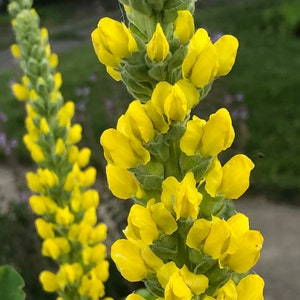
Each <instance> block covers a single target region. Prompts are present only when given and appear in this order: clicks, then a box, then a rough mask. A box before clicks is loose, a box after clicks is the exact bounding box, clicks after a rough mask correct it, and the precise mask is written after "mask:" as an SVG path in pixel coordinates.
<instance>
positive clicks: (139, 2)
mask: <svg viewBox="0 0 300 300" xmlns="http://www.w3.org/2000/svg"><path fill="white" fill-rule="evenodd" d="M128 3H129V5H130V7H131V8H133V9H134V10H137V11H139V12H141V13H143V14H144V15H147V16H151V15H152V8H151V7H150V6H149V5H148V3H147V0H129V1H128Z"/></svg>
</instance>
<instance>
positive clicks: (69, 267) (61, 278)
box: [56, 263, 83, 290]
mask: <svg viewBox="0 0 300 300" xmlns="http://www.w3.org/2000/svg"><path fill="white" fill-rule="evenodd" d="M82 274H83V269H82V266H81V265H80V264H79V263H73V264H68V263H65V264H62V265H61V266H60V268H59V271H58V273H57V275H56V280H57V283H58V285H59V287H60V288H61V289H62V290H64V289H65V287H66V285H67V284H73V283H74V282H75V281H76V280H77V279H79V278H80V277H81V276H82Z"/></svg>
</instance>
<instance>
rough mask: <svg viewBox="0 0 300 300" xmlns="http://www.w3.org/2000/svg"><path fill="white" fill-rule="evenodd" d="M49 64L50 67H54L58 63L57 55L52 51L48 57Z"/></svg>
mask: <svg viewBox="0 0 300 300" xmlns="http://www.w3.org/2000/svg"><path fill="white" fill-rule="evenodd" d="M49 64H50V66H51V68H53V69H55V68H56V67H57V65H58V55H57V54H55V53H53V54H51V55H50V57H49Z"/></svg>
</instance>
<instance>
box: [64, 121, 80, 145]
mask: <svg viewBox="0 0 300 300" xmlns="http://www.w3.org/2000/svg"><path fill="white" fill-rule="evenodd" d="M81 132H82V127H81V125H80V124H74V125H73V126H72V127H71V128H70V130H69V134H68V139H67V143H68V144H76V143H78V142H79V141H80V140H81V137H82V136H81Z"/></svg>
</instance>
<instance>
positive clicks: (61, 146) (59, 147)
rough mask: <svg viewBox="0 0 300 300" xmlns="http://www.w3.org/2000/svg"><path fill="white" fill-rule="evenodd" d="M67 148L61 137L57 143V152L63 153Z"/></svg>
mask: <svg viewBox="0 0 300 300" xmlns="http://www.w3.org/2000/svg"><path fill="white" fill-rule="evenodd" d="M65 150H66V147H65V144H64V141H63V139H61V138H59V139H58V140H57V141H56V143H55V154H56V155H63V154H64V152H65Z"/></svg>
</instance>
